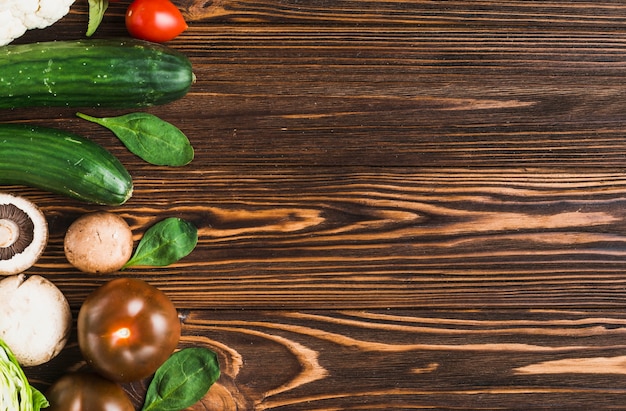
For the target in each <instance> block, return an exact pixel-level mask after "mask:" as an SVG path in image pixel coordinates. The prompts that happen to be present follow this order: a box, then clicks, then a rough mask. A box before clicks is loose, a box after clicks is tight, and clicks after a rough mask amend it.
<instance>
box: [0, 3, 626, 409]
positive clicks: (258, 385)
mask: <svg viewBox="0 0 626 411" xmlns="http://www.w3.org/2000/svg"><path fill="white" fill-rule="evenodd" d="M175 3H176V4H177V5H178V6H179V7H180V8H181V10H182V11H183V12H184V15H185V16H186V18H187V20H188V22H189V26H190V27H189V30H188V31H186V32H185V33H184V34H183V35H182V36H180V37H179V38H177V39H176V40H174V41H172V42H170V43H168V44H169V45H170V46H171V47H172V48H175V49H178V50H180V51H182V52H184V53H185V54H187V55H188V56H189V57H190V58H191V60H192V63H193V65H194V71H195V74H196V76H197V82H196V83H195V84H194V86H193V87H192V89H191V91H190V93H189V94H188V95H187V96H186V97H185V98H183V99H182V100H179V101H176V102H174V103H171V104H168V105H166V106H160V107H154V108H150V109H148V110H146V111H148V112H151V113H154V114H157V115H159V116H161V117H162V118H164V119H166V120H169V121H171V122H173V123H175V124H176V125H178V126H179V127H180V128H181V129H182V130H183V131H184V132H185V133H186V134H187V135H188V137H189V138H190V140H191V142H192V144H193V145H194V147H195V150H196V157H195V159H194V161H193V162H192V163H191V164H190V165H188V166H186V167H183V168H167V167H155V166H150V165H147V164H146V163H143V162H142V161H141V160H138V159H137V158H136V157H134V156H133V155H132V154H130V153H128V152H127V151H126V150H125V148H124V147H123V146H122V145H121V144H120V143H119V141H117V140H116V139H115V137H113V136H112V135H111V134H109V133H108V132H107V131H106V130H104V129H103V128H101V127H99V126H97V125H94V124H91V123H87V122H85V121H84V120H80V119H77V118H76V117H75V116H74V113H75V110H73V109H64V108H63V109H58V108H55V109H36V110H33V109H20V110H13V111H6V110H5V111H2V112H0V121H3V122H32V123H35V124H41V125H47V126H53V127H58V128H62V129H66V130H70V131H74V132H77V133H80V134H83V135H86V136H89V137H90V138H92V139H94V140H96V141H98V142H99V143H101V144H102V145H104V146H105V147H107V148H108V149H110V150H111V151H112V152H113V153H114V154H115V155H117V156H118V157H119V158H120V160H122V162H123V163H124V164H125V165H126V166H127V167H128V169H129V170H130V172H131V174H132V175H133V177H134V179H135V194H134V196H133V198H132V199H131V200H130V201H128V202H127V203H126V204H124V205H123V206H120V207H111V208H106V209H108V210H110V211H113V212H115V213H118V214H120V215H121V216H123V217H124V218H125V219H126V220H127V221H128V222H129V223H130V224H131V227H132V228H133V230H134V232H135V235H136V236H137V238H139V237H140V236H141V234H142V233H143V232H144V231H145V229H146V228H147V227H149V226H150V225H151V224H153V223H155V222H156V221H158V220H160V219H162V218H164V217H167V216H180V217H184V218H187V219H189V220H191V221H192V222H194V223H195V224H196V225H197V226H198V227H199V234H200V240H199V244H198V247H197V248H196V250H194V252H193V253H192V254H191V255H189V256H188V257H186V258H184V259H183V260H182V261H180V262H179V263H177V264H174V265H172V266H170V267H167V268H160V269H148V268H146V269H133V270H132V271H131V270H129V271H128V272H126V273H125V274H124V275H132V276H137V277H140V278H143V279H146V280H148V281H149V282H151V283H152V284H154V285H156V286H158V287H159V288H161V289H162V290H163V291H165V292H166V293H167V294H168V295H169V296H170V297H171V298H172V300H173V301H174V303H175V304H176V306H177V307H178V308H179V310H180V313H181V316H182V318H183V321H184V326H183V338H182V341H181V345H180V346H181V347H183V346H189V345H203V346H207V347H209V348H211V349H213V350H215V351H216V352H217V353H218V354H219V358H220V362H221V369H222V376H221V378H220V380H219V382H218V384H216V385H215V386H214V387H213V388H212V389H211V390H210V392H209V393H208V395H207V396H206V397H205V398H204V399H203V400H202V403H200V404H197V405H196V406H195V407H193V408H191V409H193V410H207V409H208V410H218V409H220V410H395V409H398V410H400V409H402V410H408V409H459V410H460V409H467V410H475V409H524V410H530V409H563V410H577V409H580V410H590V409H594V410H599V409H625V408H626V405H625V404H626V399H625V398H626V397H625V396H624V394H625V393H626V312H625V310H624V308H625V306H626V136H625V133H624V129H625V128H626V100H625V98H626V5H625V3H623V2H622V1H582V0H581V1H532V2H529V1H425V0H414V1H402V0H399V1H383V0H371V1H357V0H338V1H323V0H309V1H299V0H284V1H283V0H280V1H279V0H267V1H264V0H256V1H252V0H239V1H230V0H214V1H201V0H178V1H175ZM125 7H126V3H125V2H121V3H112V4H111V6H110V9H109V11H108V13H107V16H106V18H105V20H104V22H103V25H102V26H101V28H100V29H99V31H98V32H97V34H96V36H95V37H110V36H121V35H125V29H124V25H123V13H124V10H125ZM86 13H87V5H86V1H85V0H78V2H77V3H76V4H75V5H74V6H73V8H72V11H71V13H70V14H69V15H68V16H67V17H66V18H65V19H64V20H62V21H61V22H59V23H57V24H56V25H55V26H53V27H52V28H49V29H46V30H39V31H33V32H29V33H28V34H27V35H26V36H25V37H23V38H21V39H20V40H19V41H18V43H23V42H32V41H38V40H51V39H75V38H81V37H83V33H84V30H85V28H86V22H87V14H86ZM82 111H84V112H86V113H88V114H94V115H113V114H122V113H125V112H127V111H116V110H93V109H92V110H89V109H85V110H82ZM12 189H13V190H14V191H17V192H18V193H21V194H23V195H26V196H28V197H30V198H31V199H33V201H35V202H36V203H38V204H39V205H40V206H41V207H42V209H43V210H44V212H45V213H46V215H47V218H48V222H49V225H50V233H51V238H50V242H49V245H48V248H47V249H46V252H45V254H44V256H43V257H42V259H41V260H40V261H39V262H38V264H37V265H36V266H35V267H34V268H32V269H31V270H29V271H28V272H29V273H37V274H42V275H45V276H46V277H47V278H49V279H50V280H52V281H53V282H54V283H55V284H57V285H58V287H59V288H61V290H62V291H63V292H64V293H65V295H66V296H67V298H68V300H69V302H70V304H71V306H72V309H73V311H74V313H75V314H76V313H77V311H78V309H79V308H80V304H81V302H82V300H83V299H84V298H85V297H86V295H87V294H88V293H89V292H91V291H92V290H94V289H95V288H96V287H97V286H98V285H100V284H102V283H103V282H105V281H107V280H109V279H111V278H115V277H117V276H120V275H121V274H119V273H117V274H112V275H108V276H90V275H85V274H81V273H79V272H77V271H76V270H75V269H73V268H72V267H71V266H70V265H69V264H68V263H67V261H66V260H65V258H64V255H63V250H62V239H63V235H64V233H65V230H66V229H67V227H68V226H69V224H70V223H71V222H72V221H73V220H74V219H75V218H77V217H78V216H79V215H81V214H83V213H85V212H88V211H93V210H96V209H102V207H98V206H91V205H88V204H84V203H80V202H77V201H73V200H67V199H65V198H62V197H60V196H55V195H51V194H48V193H45V192H43V191H38V190H35V189H30V188H22V187H13V188H12ZM80 365H81V358H80V354H79V351H78V347H77V343H76V338H75V336H73V337H72V339H71V341H70V343H69V344H68V346H67V348H66V349H65V350H64V351H63V353H62V354H61V355H60V356H59V357H57V358H56V359H55V360H53V361H52V362H51V363H48V364H46V365H44V366H41V367H36V368H32V369H28V370H27V374H28V376H29V377H30V378H31V379H32V381H33V382H34V383H35V384H36V385H38V386H40V387H44V388H45V387H47V386H48V385H49V384H50V383H51V382H52V381H54V380H55V379H56V378H58V377H59V376H60V375H62V374H63V373H65V372H66V371H68V370H70V369H74V368H76V367H80ZM126 388H127V389H128V390H129V391H130V392H131V393H132V395H133V396H134V397H135V399H136V400H137V401H138V400H139V398H140V397H141V395H142V389H143V388H144V384H133V385H131V386H127V387H126Z"/></svg>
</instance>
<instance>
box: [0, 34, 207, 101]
mask: <svg viewBox="0 0 626 411" xmlns="http://www.w3.org/2000/svg"><path fill="white" fill-rule="evenodd" d="M194 81H195V76H194V74H193V71H192V67H191V62H190V61H189V59H188V58H187V57H186V56H185V55H184V54H182V53H180V52H178V51H176V50H173V49H171V48H169V47H167V46H164V45H162V44H157V43H151V42H147V41H142V40H135V39H116V40H112V39H87V40H73V41H50V42H39V43H31V44H18V45H8V46H4V47H0V108H18V107H40V106H53V107H65V106H67V107H109V108H132V107H148V106H153V105H159V104H166V103H169V102H172V101H174V100H177V99H179V98H181V97H183V96H184V95H186V94H187V92H188V91H189V89H190V87H191V85H192V84H193V82H194Z"/></svg>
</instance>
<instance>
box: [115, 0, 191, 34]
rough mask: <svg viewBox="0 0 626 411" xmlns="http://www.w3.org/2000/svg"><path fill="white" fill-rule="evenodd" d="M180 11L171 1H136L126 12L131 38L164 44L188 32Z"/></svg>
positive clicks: (127, 27) (127, 26)
mask: <svg viewBox="0 0 626 411" xmlns="http://www.w3.org/2000/svg"><path fill="white" fill-rule="evenodd" d="M187 27H188V26H187V23H186V22H185V18H184V17H183V15H182V14H181V12H180V10H179V9H178V8H177V7H176V6H175V5H174V4H173V3H172V2H171V1H170V0H134V1H133V2H132V3H131V4H130V6H128V9H127V11H126V29H127V30H128V32H129V33H130V35H131V36H133V37H135V38H138V39H142V40H148V41H153V42H156V43H163V42H166V41H169V40H172V39H174V38H175V37H177V36H178V35H179V34H180V33H182V32H183V31H185V30H187Z"/></svg>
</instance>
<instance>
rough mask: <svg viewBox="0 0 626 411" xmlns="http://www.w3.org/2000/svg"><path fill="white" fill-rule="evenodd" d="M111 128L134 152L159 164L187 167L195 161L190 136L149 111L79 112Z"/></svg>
mask: <svg viewBox="0 0 626 411" xmlns="http://www.w3.org/2000/svg"><path fill="white" fill-rule="evenodd" d="M76 115H77V116H78V117H80V118H82V119H84V120H87V121H91V122H93V123H96V124H99V125H101V126H103V127H106V128H108V129H109V130H111V131H112V132H113V133H114V134H115V135H116V136H117V138H119V139H120V140H121V141H122V143H123V144H124V145H125V146H126V148H128V150H130V151H131V152H132V153H133V154H135V155H137V156H139V157H140V158H141V159H143V160H144V161H146V162H148V163H150V164H154V165H158V166H184V165H186V164H189V163H190V162H191V160H193V156H194V151H193V147H192V146H191V143H190V142H189V139H188V138H187V136H186V135H185V134H184V133H183V132H182V131H181V130H180V129H179V128H178V127H176V126H175V125H173V124H172V123H169V122H167V121H165V120H162V119H161V118H159V117H157V116H155V115H153V114H149V113H143V112H138V113H130V114H125V115H122V116H117V117H101V118H98V117H92V116H89V115H87V114H84V113H76Z"/></svg>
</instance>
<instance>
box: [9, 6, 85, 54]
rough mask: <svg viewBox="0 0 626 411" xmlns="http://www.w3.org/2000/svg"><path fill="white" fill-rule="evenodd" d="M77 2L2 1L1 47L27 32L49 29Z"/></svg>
mask: <svg viewBox="0 0 626 411" xmlns="http://www.w3.org/2000/svg"><path fill="white" fill-rule="evenodd" d="M74 1H75V0H0V45H5V44H8V43H10V42H12V41H13V40H15V39H16V38H18V37H20V36H22V35H23V34H24V33H25V32H26V30H30V29H43V28H45V27H48V26H50V25H52V24H54V23H56V22H57V21H59V20H60V19H61V18H62V17H64V16H65V15H66V14H67V13H69V11H70V6H71V5H72V4H74Z"/></svg>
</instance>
